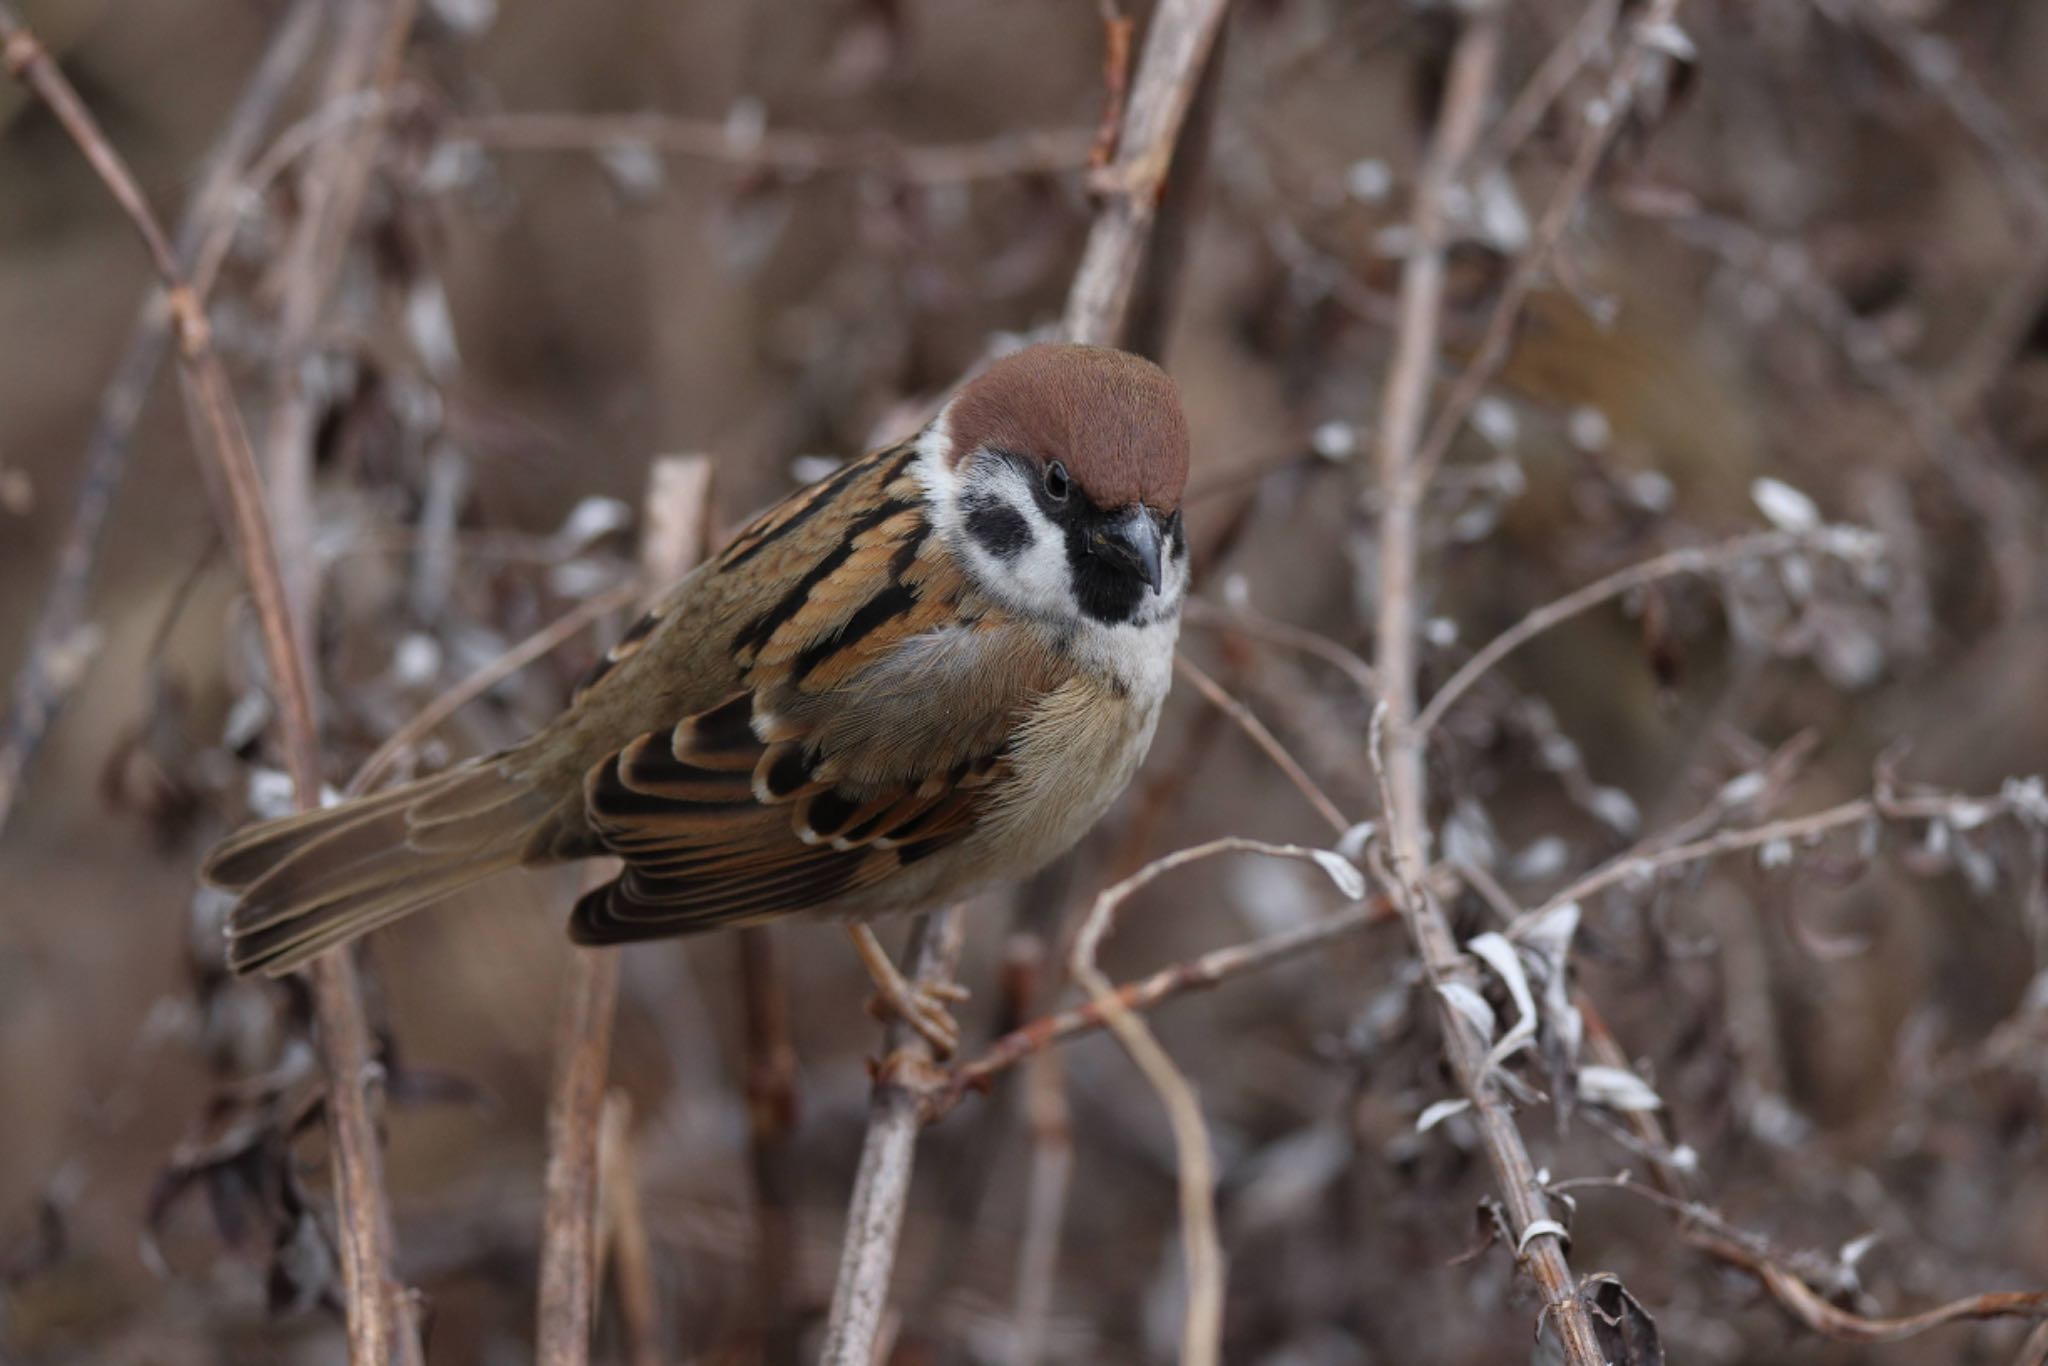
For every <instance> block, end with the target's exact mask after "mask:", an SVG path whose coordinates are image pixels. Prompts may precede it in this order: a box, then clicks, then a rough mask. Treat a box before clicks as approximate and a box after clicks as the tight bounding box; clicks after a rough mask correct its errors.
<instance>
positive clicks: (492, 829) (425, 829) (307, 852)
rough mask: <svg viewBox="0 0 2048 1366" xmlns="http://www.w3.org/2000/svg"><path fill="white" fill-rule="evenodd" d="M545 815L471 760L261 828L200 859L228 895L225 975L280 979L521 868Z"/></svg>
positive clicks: (500, 768) (548, 817) (485, 765)
mask: <svg viewBox="0 0 2048 1366" xmlns="http://www.w3.org/2000/svg"><path fill="white" fill-rule="evenodd" d="M555 807H556V803H555V802H554V801H552V800H550V799H549V798H548V797H547V796H546V795H545V794H544V793H542V792H541V791H539V790H537V789H536V788H535V787H533V786H532V785H531V784H529V783H528V782H527V781H525V780H524V779H523V778H521V777H520V776H518V775H517V774H516V773H514V772H511V771H510V770H509V766H508V765H506V764H504V763H503V762H502V761H501V760H499V759H483V760H479V761H477V762H475V763H471V764H465V765H463V766H462V767H460V768H454V769H450V770H449V771H448V772H446V773H441V774H437V775H435V776H434V777H431V778H424V779H422V780H420V781H419V782H416V783H409V784H407V785H406V786H404V787H396V788H392V789H391V790H390V791H388V792H379V793H375V794H373V795H371V796H368V797H359V798H357V799H356V800H354V801H351V802H344V803H342V804H341V805H340V806H331V807H327V808H325V809H324V810H320V811H307V812H302V813H301V814H299V815H296V816H286V817H284V818H283V819H282V820H274V821H265V822H263V823H262V824H260V825H252V826H250V827H249V828H248V829H246V830H242V831H238V832H237V833H235V834H233V835H231V836H229V837H228V838H227V839H225V840H223V841H222V842H221V843H220V844H219V845H218V846H217V847H215V849H214V851H213V852H212V853H211V854H209V855H207V858H206V862H205V864H204V865H203V867H202V868H201V870H200V871H201V875H202V876H203V877H205V878H206V880H207V881H208V882H211V883H213V884H214V885H215V886H218V887H222V888H225V889H227V890H229V891H232V892H235V893H237V900H236V902H235V907H234V910H233V911H231V912H230V913H229V915H228V966H229V967H231V968H233V969H234V970H235V971H236V972H238V973H246V972H256V971H262V972H266V973H269V974H271V975H273V976H275V975H277V974H280V973H286V972H290V971H292V970H293V969H295V968H297V967H299V966H300V965H302V964H303V963H305V962H306V961H307V960H308V959H310V958H312V957H314V956H315V955H317V954H320V953H323V952H325V951H326V950H328V949H331V948H333V947H335V946H336V945H337V944H343V943H346V942H348V941H349V940H351V939H354V938H355V937H356V936H358V935H360V934H364V933H367V932H368V931H370V930H373V929H375V928H377V927H378V926H379V925H384V924H388V923H390V922H391V921H393V920H396V919H398V918H399V917H400V916H403V915H407V914H410V913H411V912H413V911H416V910H419V909H421V908H422V907H424V906H426V905H427V904H428V903H429V902H432V901H436V900H439V899H440V898H441V897H444V896H446V895H448V894H449V893H450V892H453V891H455V890H457V889H458V888H461V887H466V886H468V885H469V884H470V883H472V882H477V881H480V880H481V879H483V878H486V877H489V876H490V875H491V874H493V873H495V872H498V871H499V870H501V869H504V868H510V867H513V866H515V865H517V864H519V863H521V862H523V861H525V858H526V853H527V850H528V848H529V846H530V845H532V844H533V843H534V841H535V839H536V834H537V832H539V831H541V830H543V829H546V828H548V827H549V826H550V825H551V823H552V819H553V817H554V816H555Z"/></svg>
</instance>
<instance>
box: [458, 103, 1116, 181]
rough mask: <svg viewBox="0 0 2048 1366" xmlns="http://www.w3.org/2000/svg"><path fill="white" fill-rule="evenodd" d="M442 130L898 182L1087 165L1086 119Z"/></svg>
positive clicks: (492, 125)
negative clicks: (906, 140)
mask: <svg viewBox="0 0 2048 1366" xmlns="http://www.w3.org/2000/svg"><path fill="white" fill-rule="evenodd" d="M443 137H444V138H445V139H446V140H448V141H451V142H456V143H465V142H466V143H474V144H475V145H477V146H479V147H489V148H492V149H495V150H498V151H507V152H600V151H604V150H606V149H608V148H614V147H632V146H642V147H647V148H650V149H652V150H653V151H656V152H661V153H663V154H665V155H668V156H675V157H688V158H690V159H692V160H696V161H712V162H719V163H723V164H725V165H729V166H739V167H745V168H748V169H755V170H772V171H775V172H778V173H780V174H782V175H786V176H792V177H805V176H814V175H873V176H880V177H883V178H885V179H888V180H892V181H895V182H897V183H899V184H903V185H958V184H964V183H968V182H972V181H977V180H1001V179H1005V178H1008V177H1011V176H1019V175H1056V174H1060V173H1062V172H1067V171H1078V170H1081V169H1082V168H1084V167H1086V166H1087V165H1088V149H1089V147H1090V146H1091V145H1092V143H1093V140H1094V134H1093V133H1092V132H1090V131H1089V130H1087V129H1078V128H1077V129H1056V130H1053V131H1048V132H1040V133H1006V134H1003V135H1002V136H1000V137H995V138H989V139H986V140H983V141H979V142H961V143H952V144H942V145H938V146H929V147H906V146H903V145H901V144H899V143H895V142H892V141H891V140H890V139H888V138H887V137H884V136H881V135H878V134H877V135H865V136H862V135H835V134H831V133H801V132H793V131H789V130H786V129H752V128H741V127H735V126H734V125H733V124H731V123H722V122H719V121H716V120H710V119H687V118H677V117H674V116H672V115H666V114H547V113H532V114H474V115H470V116H467V117H464V118H459V119H456V120H454V121H453V122H451V123H450V124H449V125H448V126H447V127H446V128H445V129H444V130H443Z"/></svg>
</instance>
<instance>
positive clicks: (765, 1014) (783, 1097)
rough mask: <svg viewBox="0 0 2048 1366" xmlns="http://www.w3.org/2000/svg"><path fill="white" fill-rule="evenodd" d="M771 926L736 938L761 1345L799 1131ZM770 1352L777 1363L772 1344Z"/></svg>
mask: <svg viewBox="0 0 2048 1366" xmlns="http://www.w3.org/2000/svg"><path fill="white" fill-rule="evenodd" d="M774 935H775V932H774V930H773V929H772V928H771V927H769V926H766V925H763V926H758V927H755V928H752V929H744V930H740V931H739V932H738V933H737V934H735V935H734V939H735V941H736V942H737V944H738V948H739V960H740V993H741V996H742V998H743V1000H744V1002H745V1005H746V1067H747V1075H746V1090H747V1131H748V1166H749V1174H750V1176H751V1177H752V1179H753V1184H754V1238H755V1252H754V1281H753V1294H754V1306H753V1312H754V1326H755V1328H756V1330H757V1331H758V1332H759V1334H760V1336H761V1341H762V1343H763V1344H764V1345H768V1344H774V1343H776V1342H777V1341H779V1340H780V1338H781V1336H782V1334H783V1332H784V1328H785V1323H786V1320H787V1309H788V1304H789V1285H790V1279H791V1275H792V1270H793V1267H792V1258H791V1243H790V1236H791V1228H790V1205H791V1199H792V1195H793V1189H792V1188H793V1186H794V1173H793V1172H792V1171H791V1170H790V1160H789V1136H790V1133H791V1132H792V1131H793V1130H794V1129H795V1127H796V1107H797V1095H796V1053H795V1051H794V1049H793V1048H792V1046H791V1044H790V1039H789V1000H788V995H787V993H786V991H785V990H784V988H783V983H782V973H781V969H780V966H779V965H778V963H777V961H776V957H775V938H774ZM767 1355H768V1356H769V1357H770V1358H771V1359H773V1357H774V1355H775V1353H774V1351H773V1349H772V1346H769V1347H768V1348H767Z"/></svg>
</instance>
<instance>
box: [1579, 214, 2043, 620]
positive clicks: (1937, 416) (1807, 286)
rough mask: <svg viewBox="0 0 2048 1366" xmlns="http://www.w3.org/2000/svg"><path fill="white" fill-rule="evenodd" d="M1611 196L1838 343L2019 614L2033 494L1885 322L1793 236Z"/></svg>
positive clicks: (2031, 560)
mask: <svg viewBox="0 0 2048 1366" xmlns="http://www.w3.org/2000/svg"><path fill="white" fill-rule="evenodd" d="M1614 202H1615V203H1616V204H1618V205H1620V206H1621V207H1623V208H1625V209H1626V210H1628V211H1629V212H1631V213H1635V214H1637V215H1639V216H1641V217H1643V218H1646V219H1649V220H1651V221H1653V222H1659V223H1662V224H1663V225H1664V226H1665V227H1666V229H1667V230H1668V231H1670V232H1671V234H1672V235H1673V236H1674V237H1676V238H1678V240H1680V241H1682V242H1685V243H1686V244H1688V245H1690V246H1693V247H1695V248H1697V249H1699V250H1701V251H1705V252H1708V253H1710V254H1712V255H1713V256H1715V257H1717V258H1718V259H1720V260H1721V261H1723V262H1725V263H1727V264H1728V265H1729V266H1730V267H1732V268H1734V269H1735V270H1738V271H1740V272H1742V273H1744V274H1745V275H1748V276H1750V277H1751V278H1754V279H1758V280H1761V281H1763V282H1765V283H1767V284H1768V285H1769V286H1770V288H1771V290H1772V292H1773V295H1774V297H1776V298H1778V299H1780V300H1782V301H1783V302H1784V303H1785V305H1786V306H1787V307H1788V308H1789V309H1790V311H1791V312H1792V313H1793V314H1794V315H1796V316H1798V317H1800V318H1802V319H1804V320H1805V321H1806V323H1807V324H1808V325H1809V326H1810V327H1812V328H1813V330H1814V331H1815V332H1816V333H1817V334H1819V335H1820V336H1821V337H1822V338H1824V339H1825V340H1826V341H1827V342H1828V343H1829V344H1830V345H1832V346H1833V347H1834V348H1835V349H1836V351H1837V352H1838V354H1839V355H1840V356H1841V358H1842V360H1843V362H1844V364H1845V367H1846V369H1847V372H1848V373H1849V374H1850V375H1852V376H1853V377H1854V378H1855V379H1856V380H1857V381H1858V382H1859V383H1861V384H1863V385H1865V386H1866V387H1868V388H1869V389H1870V390H1871V391H1872V392H1873V393H1875V394H1877V395H1878V396H1879V397H1881V398H1883V399H1884V400H1885V401H1886V402H1888V403H1890V404H1892V405H1893V406H1894V407H1896V408H1897V409H1898V410H1899V411H1900V412H1901V413H1902V414H1904V416H1905V418H1906V420H1907V425H1908V426H1909V427H1910V429H1911V431H1912V436H1913V441H1914V443H1915V444H1916V445H1918V446H1919V448H1920V451H1921V454H1922V456H1923V457H1924V458H1925V460H1926V464H1927V468H1928V469H1929V470H1931V471H1932V472H1933V473H1934V474H1935V475H1937V476H1938V477H1940V478H1941V479H1942V480H1943V481H1945V482H1946V483H1947V484H1948V486H1949V488H1950V489H1951V491H1952V492H1953V493H1954V495H1955V498H1956V501H1957V502H1958V503H1960V504H1961V505H1962V506H1963V507H1964V508H1966V509H1967V510H1968V511H1969V513H1970V515H1971V516H1973V517H1975V518H1976V519H1977V521H1978V522H1979V523H1981V524H1982V527H1983V534H1984V539H1985V543H1986V547H1987V549H1988V551H1989V553H1990V558H1991V560H1992V562H1993V565H1994V567H1995V568H1996V570H1997V577H1998V582H1999V591H2000V596H2001V598H2002V599H2003V602H2002V607H2003V610H2004V611H2005V612H2006V614H2007V615H2008V616H2011V617H2015V618H2018V617H2024V616H2025V615H2026V612H2027V608H2028V604H2029V603H2031V602H2032V601H2033V600H2034V595H2035V592H2036V585H2035V581H2034V580H2035V572H2034V565H2035V563H2036V559H2037V557H2036V555H2035V553H2034V550H2033V548H2032V527H2033V525H2034V523H2033V522H2032V521H2031V520H2030V519H2031V518H2032V517H2033V516H2034V515H2035V508H2036V507H2037V506H2038V501H2039V500H2038V499H2037V498H2036V497H2035V496H2034V494H2033V492H2032V486H2031V485H2030V484H2028V483H2027V482H2026V481H2025V480H2023V479H2020V478H2018V477H2017V476H2016V474H2015V473H2014V470H2013V462H2012V458H2011V455H2010V454H2009V453H2008V452H2006V451H2005V450H2004V449H2003V448H2002V447H2001V446H2000V445H1999V444H1998V443H1997V442H1996V441H1995V440H1992V439H1991V438H1990V437H1987V436H1984V435H1982V434H1980V433H1979V432H1977V431H1975V430H1972V429H1971V428H1969V427H1967V426H1965V425H1964V424H1963V423H1961V422H1959V421H1958V420H1957V419H1956V416H1955V415H1954V414H1953V413H1952V412H1950V411H1949V409H1948V407H1947V406H1945V404H1944V402H1943V400H1942V398H1941V397H1940V396H1939V395H1937V394H1936V393H1935V392H1934V390H1933V389H1932V387H1931V386H1930V385H1928V383H1927V382H1926V381H1925V380H1924V379H1922V378H1921V376H1920V375H1919V374H1918V373H1917V372H1916V371H1915V370H1914V369H1913V367H1912V366H1911V365H1909V364H1907V362H1906V360H1905V358H1904V357H1903V356H1901V355H1900V354H1899V351H1898V348H1897V347H1896V346H1895V345H1893V343H1892V341H1891V339H1890V338H1889V337H1888V336H1887V335H1886V334H1885V331H1884V329H1883V328H1882V327H1880V326H1879V325H1878V324H1877V323H1875V322H1873V321H1871V320H1870V319H1868V318H1865V317H1863V316H1862V315H1861V314H1859V313H1857V312H1856V310H1855V309H1854V308H1852V307H1851V306H1850V305H1849V302H1848V301H1847V300H1846V299H1844V298H1843V297H1842V296H1841V293H1840V292H1839V291H1838V290H1836V289H1835V287H1834V286H1833V284H1831V283H1830V282H1829V281H1828V279H1827V277H1826V276H1824V275H1823V274H1822V273H1821V271H1820V270H1819V268H1818V267H1817V266H1815V264H1814V262H1813V260H1812V257H1811V256H1810V255H1809V254H1808V253H1807V252H1806V250H1805V249H1804V248H1803V247H1802V246H1800V244H1799V243H1797V242H1793V241H1784V240H1776V239H1773V238H1769V237H1766V236H1764V235H1763V234H1761V233H1759V232H1757V231H1756V230H1755V229H1754V228H1751V227H1750V226H1748V225H1747V224H1745V223H1738V222H1736V221H1734V220H1732V219H1727V218H1721V217H1718V216H1716V215H1714V214H1710V213H1707V212H1705V211H1704V210H1702V209H1701V207H1700V206H1699V204H1698V203H1697V202H1696V201H1694V200H1693V199H1692V198H1691V197H1690V196H1687V195H1683V194H1681V195H1676V196H1673V195H1665V194H1658V193H1644V194H1617V195H1615V196H1614Z"/></svg>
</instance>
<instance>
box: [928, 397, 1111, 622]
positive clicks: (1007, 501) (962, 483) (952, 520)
mask: <svg viewBox="0 0 2048 1366" xmlns="http://www.w3.org/2000/svg"><path fill="white" fill-rule="evenodd" d="M951 446H952V437H951V435H950V434H949V433H948V432H947V430H946V419H945V416H944V415H943V414H941V415H940V417H939V420H938V421H936V422H934V423H933V424H932V425H931V427H930V428H929V429H928V430H927V431H926V432H925V434H924V435H923V436H922V437H920V438H919V439H918V460H917V473H918V478H919V481H920V482H922V483H923V485H924V487H925V491H926V493H927V494H928V495H929V496H930V499H931V507H932V522H933V525H934V526H935V527H936V528H937V530H938V533H939V534H940V535H941V536H942V537H944V538H945V540H946V543H947V544H948V545H950V546H952V547H953V551H954V553H955V554H957V555H959V556H960V558H961V560H962V561H963V562H964V563H965V565H966V567H967V570H968V572H969V574H971V575H972V576H973V578H974V581H975V583H976V585H977V586H979V587H980V588H981V590H982V591H983V592H985V593H987V594H988V595H989V596H990V597H992V598H994V599H996V600H997V601H998V602H1000V603H1002V604H1003V605H1004V606H1005V607H1008V608H1010V609H1012V610H1013V611H1017V612H1022V613H1025V614H1027V615H1030V616H1036V617H1063V618H1071V617H1073V616H1074V615H1075V614H1076V609H1075V606H1074V602H1075V598H1074V583H1073V574H1072V571H1071V569H1070V568H1069V566H1068V564H1067V547H1066V533H1065V532H1063V531H1061V530H1060V528H1059V527H1057V526H1055V525H1054V524H1053V523H1052V521H1051V519H1050V518H1048V517H1047V516H1046V515H1045V513H1044V512H1043V511H1042V510H1040V508H1039V506H1038V499H1037V498H1036V497H1034V496H1033V494H1032V490H1031V487H1030V484H1029V482H1028V480H1027V477H1026V476H1025V474H1024V473H1023V471H1021V470H1019V469H1017V468H1016V467H1015V466H1014V465H1010V464H1007V463H1003V464H991V463H983V464H979V465H971V466H970V471H969V473H967V474H966V475H965V476H963V475H962V473H961V471H960V470H959V469H958V468H952V467H949V466H948V465H947V464H946V454H947V452H948V451H949V450H950V449H951ZM970 486H972V489H971V491H972V495H973V496H974V497H979V498H988V497H994V498H997V499H1000V500H1001V502H1002V503H1003V505H1004V506H1006V507H1008V508H1009V509H1010V510H1011V511H1013V512H1015V513H1016V514H1017V515H1018V516H1019V517H1022V518H1023V519H1024V525H1025V526H1026V527H1028V528H1029V529H1030V532H1031V543H1030V544H1029V545H1028V546H1025V547H1024V548H1023V549H1022V550H1020V551H1018V552H1017V554H1016V555H1014V556H1012V557H1010V558H1008V559H1005V558H1003V557H1001V556H998V555H995V554H992V553H991V552H990V551H989V550H988V548H987V547H985V546H983V545H982V544H981V543H980V542H979V541H977V540H975V539H974V537H973V536H971V535H970V534H968V531H967V526H966V512H965V508H966V506H967V504H968V502H969V501H970V498H969V493H970Z"/></svg>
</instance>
